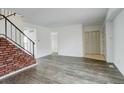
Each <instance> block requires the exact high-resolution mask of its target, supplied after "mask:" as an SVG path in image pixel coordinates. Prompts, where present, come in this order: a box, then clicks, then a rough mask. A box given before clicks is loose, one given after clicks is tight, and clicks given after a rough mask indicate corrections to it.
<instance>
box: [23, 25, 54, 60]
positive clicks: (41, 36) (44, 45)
mask: <svg viewBox="0 0 124 93" xmlns="http://www.w3.org/2000/svg"><path fill="white" fill-rule="evenodd" d="M24 27H28V28H34V29H36V41H35V52H36V55H35V56H36V58H39V57H43V56H46V55H49V54H51V53H52V52H51V30H50V29H49V28H46V27H41V26H37V25H33V24H29V23H24ZM34 35H35V34H34ZM31 39H32V38H31Z"/></svg>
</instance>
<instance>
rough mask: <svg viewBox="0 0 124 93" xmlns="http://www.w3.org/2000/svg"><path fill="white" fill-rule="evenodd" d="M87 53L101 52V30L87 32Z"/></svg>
mask: <svg viewBox="0 0 124 93" xmlns="http://www.w3.org/2000/svg"><path fill="white" fill-rule="evenodd" d="M85 53H86V54H99V53H100V33H99V31H92V32H85Z"/></svg>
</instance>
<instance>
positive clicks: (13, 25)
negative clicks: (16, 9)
mask: <svg viewBox="0 0 124 93" xmlns="http://www.w3.org/2000/svg"><path fill="white" fill-rule="evenodd" d="M0 16H3V17H4V18H5V19H6V20H7V21H9V22H10V23H11V24H12V25H13V26H14V27H15V28H16V29H18V30H19V31H20V32H21V33H22V34H23V35H24V36H26V35H25V34H24V33H23V32H22V31H21V30H20V29H19V28H18V27H17V26H16V25H15V24H13V23H12V22H11V21H10V20H9V19H8V18H7V17H5V16H4V15H1V14H0ZM26 37H27V38H28V39H29V40H30V41H32V40H31V39H30V38H29V37H28V36H26ZM32 42H33V43H34V41H32ZM34 44H35V43H34Z"/></svg>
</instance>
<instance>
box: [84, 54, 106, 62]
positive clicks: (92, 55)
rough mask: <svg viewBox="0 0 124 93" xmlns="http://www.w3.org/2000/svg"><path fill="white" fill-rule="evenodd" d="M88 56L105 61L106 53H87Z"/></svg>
mask: <svg viewBox="0 0 124 93" xmlns="http://www.w3.org/2000/svg"><path fill="white" fill-rule="evenodd" d="M85 57H86V58H91V59H96V60H103V61H105V57H104V55H99V54H87V55H85Z"/></svg>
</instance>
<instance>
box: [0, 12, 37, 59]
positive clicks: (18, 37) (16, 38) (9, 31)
mask: <svg viewBox="0 0 124 93" xmlns="http://www.w3.org/2000/svg"><path fill="white" fill-rule="evenodd" d="M0 16H1V17H2V20H0V21H2V22H3V23H2V25H4V27H3V28H1V29H0V30H1V31H0V32H1V33H0V35H3V36H5V37H6V38H8V39H9V40H11V41H12V42H13V43H15V44H16V45H18V46H19V47H21V48H22V49H24V50H25V51H26V52H28V53H29V54H30V55H32V56H33V57H34V45H35V43H34V42H33V41H32V40H31V39H30V38H29V37H28V36H27V35H25V34H24V33H23V31H21V30H20V29H19V28H18V27H17V26H16V25H15V24H14V23H13V22H11V21H10V20H9V19H8V18H7V17H6V16H5V15H2V14H0ZM0 27H2V26H0Z"/></svg>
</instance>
